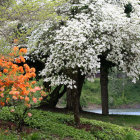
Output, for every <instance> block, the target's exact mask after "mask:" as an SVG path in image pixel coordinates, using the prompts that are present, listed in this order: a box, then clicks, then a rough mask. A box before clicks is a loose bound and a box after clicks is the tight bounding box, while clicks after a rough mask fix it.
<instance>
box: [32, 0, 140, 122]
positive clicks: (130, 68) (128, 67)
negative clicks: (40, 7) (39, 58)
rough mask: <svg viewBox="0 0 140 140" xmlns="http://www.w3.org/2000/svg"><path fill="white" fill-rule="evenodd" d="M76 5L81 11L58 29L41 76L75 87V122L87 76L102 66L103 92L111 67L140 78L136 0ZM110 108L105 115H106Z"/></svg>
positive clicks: (82, 2) (102, 0)
mask: <svg viewBox="0 0 140 140" xmlns="http://www.w3.org/2000/svg"><path fill="white" fill-rule="evenodd" d="M129 3H131V4H132V7H133V10H132V11H133V12H132V13H130V16H129V17H128V15H126V13H125V12H124V11H125V5H127V4H129ZM74 6H75V7H76V8H75V9H77V11H80V12H77V14H76V15H75V16H73V17H74V18H71V19H70V20H68V21H67V22H66V25H65V26H62V27H61V28H60V29H58V30H56V32H55V37H54V40H55V43H52V44H51V43H50V45H49V47H48V48H49V54H50V55H49V57H47V60H45V62H46V67H45V69H44V70H43V71H42V72H41V75H42V76H44V77H46V78H45V79H44V80H45V81H46V82H48V81H51V85H62V84H63V85H66V86H67V87H68V88H71V89H72V92H73V104H74V106H75V107H74V112H75V113H74V114H75V121H76V122H77V123H79V118H78V116H77V114H78V109H79V107H78V106H79V105H78V100H79V91H80V92H81V88H82V83H83V81H84V77H85V76H86V75H89V74H92V75H93V74H95V73H96V72H97V70H99V69H100V72H101V88H102V90H101V92H102V93H105V94H106V93H107V92H108V91H107V89H108V88H107V83H108V82H107V81H108V69H109V68H110V67H112V66H115V65H116V66H117V67H118V68H119V69H121V70H123V71H124V72H126V73H127V75H128V76H129V77H132V78H133V79H134V80H135V79H136V78H138V75H139V72H140V71H139V68H140V64H139V59H140V58H139V56H140V55H139V52H140V51H139V44H140V40H139V38H140V34H139V31H140V25H139V24H140V23H139V21H140V20H139V16H140V11H139V10H140V8H139V4H138V1H137V0H134V1H131V0H130V1H129V2H128V1H117V0H116V1H114V0H98V1H92V0H89V1H81V2H80V3H79V4H76V5H74ZM79 9H80V10H79ZM44 30H45V29H44ZM42 48H45V45H42V46H39V48H38V50H37V49H35V50H36V51H34V53H35V54H39V52H40V49H42ZM48 48H46V51H44V52H43V53H45V52H47V49H48ZM103 98H104V96H102V101H103ZM103 105H104V104H103ZM107 110H108V108H107V109H106V110H105V111H104V112H103V114H107V113H108V112H107Z"/></svg>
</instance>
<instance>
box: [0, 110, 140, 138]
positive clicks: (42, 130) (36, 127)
mask: <svg viewBox="0 0 140 140" xmlns="http://www.w3.org/2000/svg"><path fill="white" fill-rule="evenodd" d="M31 113H32V114H33V115H32V117H27V118H25V122H26V127H27V126H28V128H29V127H31V129H32V133H27V132H24V131H23V132H22V133H17V132H16V131H14V130H12V129H11V130H9V129H1V133H0V140H19V139H21V140H138V139H139V138H140V131H136V130H134V129H132V128H130V127H131V126H133V127H136V126H138V125H140V117H139V116H101V115H95V114H91V113H89V114H88V113H82V114H81V124H82V125H81V127H78V128H77V127H76V126H74V123H73V115H72V114H71V113H68V114H64V113H57V112H50V111H41V110H36V109H34V110H32V111H31ZM0 120H6V121H12V118H11V115H10V112H8V111H7V109H6V108H4V109H3V110H1V111H0ZM116 124H118V125H116ZM120 125H121V126H120ZM122 125H123V126H122ZM124 126H125V127H124Z"/></svg>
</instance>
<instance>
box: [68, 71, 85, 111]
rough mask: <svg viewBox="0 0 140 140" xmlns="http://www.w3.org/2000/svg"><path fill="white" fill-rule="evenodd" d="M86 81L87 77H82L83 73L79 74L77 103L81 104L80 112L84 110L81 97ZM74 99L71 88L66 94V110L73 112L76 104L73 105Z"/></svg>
mask: <svg viewBox="0 0 140 140" xmlns="http://www.w3.org/2000/svg"><path fill="white" fill-rule="evenodd" d="M84 80H85V76H83V75H81V73H80V72H78V74H77V80H76V82H77V88H78V96H77V102H78V104H79V110H82V107H81V105H80V96H81V92H82V87H83V83H84ZM72 98H73V90H72V89H70V88H67V93H66V100H67V105H66V109H67V110H73V105H74V104H73V99H72Z"/></svg>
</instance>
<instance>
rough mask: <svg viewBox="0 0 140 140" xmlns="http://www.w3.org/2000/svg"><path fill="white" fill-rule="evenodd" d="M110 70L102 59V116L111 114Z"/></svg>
mask: <svg viewBox="0 0 140 140" xmlns="http://www.w3.org/2000/svg"><path fill="white" fill-rule="evenodd" d="M108 70H109V67H108V65H107V61H106V60H105V59H101V68H100V84H101V101H102V114H103V115H108V114H109V107H108Z"/></svg>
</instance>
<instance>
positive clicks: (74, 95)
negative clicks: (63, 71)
mask: <svg viewBox="0 0 140 140" xmlns="http://www.w3.org/2000/svg"><path fill="white" fill-rule="evenodd" d="M70 77H71V79H73V80H74V81H76V88H73V89H68V93H67V94H68V95H67V101H68V103H67V105H70V107H71V108H72V109H73V113H74V121H75V124H76V125H79V124H80V117H79V108H80V96H81V91H82V87H83V83H84V79H85V76H83V75H81V72H80V70H78V72H77V73H76V74H71V75H70ZM68 97H70V99H68Z"/></svg>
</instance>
